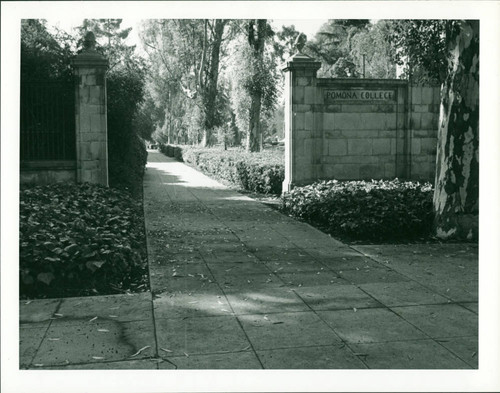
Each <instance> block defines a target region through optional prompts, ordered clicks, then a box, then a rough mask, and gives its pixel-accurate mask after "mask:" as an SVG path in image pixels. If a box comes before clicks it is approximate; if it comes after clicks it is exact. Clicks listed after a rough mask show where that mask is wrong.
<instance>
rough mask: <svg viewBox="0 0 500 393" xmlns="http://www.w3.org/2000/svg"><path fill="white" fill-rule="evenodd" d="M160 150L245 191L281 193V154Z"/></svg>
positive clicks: (186, 148) (183, 148) (188, 148)
mask: <svg viewBox="0 0 500 393" xmlns="http://www.w3.org/2000/svg"><path fill="white" fill-rule="evenodd" d="M160 151H161V152H162V153H164V154H165V155H167V156H169V157H175V158H176V159H178V160H179V161H184V162H187V163H188V164H190V165H192V166H194V167H195V168H197V169H199V170H201V171H202V172H205V173H207V174H209V175H213V176H215V177H218V178H220V179H223V180H226V181H228V182H230V183H233V184H235V185H237V186H238V187H241V188H243V189H244V190H247V191H253V192H259V193H263V194H281V187H282V183H283V180H284V178H285V166H284V162H283V161H284V159H283V155H282V154H276V151H274V150H273V151H262V152H259V153H247V152H245V151H244V150H242V149H236V148H235V149H229V150H223V149H221V148H200V147H192V146H172V145H162V146H160Z"/></svg>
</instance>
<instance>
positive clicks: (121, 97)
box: [21, 19, 153, 195]
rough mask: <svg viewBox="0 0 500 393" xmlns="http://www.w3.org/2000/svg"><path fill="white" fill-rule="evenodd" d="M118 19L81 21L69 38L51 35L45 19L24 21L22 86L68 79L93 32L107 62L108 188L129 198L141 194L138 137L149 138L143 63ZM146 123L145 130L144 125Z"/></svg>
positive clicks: (141, 146) (141, 161)
mask: <svg viewBox="0 0 500 393" xmlns="http://www.w3.org/2000/svg"><path fill="white" fill-rule="evenodd" d="M120 25H121V19H85V20H83V24H82V25H81V26H79V27H78V28H77V30H78V32H79V33H78V34H79V36H78V35H76V36H72V35H69V34H65V33H63V32H60V31H57V32H56V33H51V32H50V31H49V30H48V28H47V25H46V22H44V21H43V20H34V19H27V20H23V22H22V24H21V75H22V78H21V84H22V83H23V82H24V81H38V82H45V81H48V80H57V81H72V70H71V66H70V62H71V59H72V58H74V56H75V55H76V54H77V52H78V50H77V48H78V47H79V46H81V45H82V39H81V38H82V37H83V35H84V33H85V32H86V31H88V30H92V31H93V32H94V34H95V35H96V39H97V43H98V45H97V48H96V49H97V50H98V51H99V52H101V53H102V54H104V55H105V56H106V57H107V58H108V59H109V63H110V69H109V70H108V72H107V74H106V78H107V109H108V112H107V117H108V170H109V183H110V185H111V186H112V187H115V188H119V189H122V190H127V191H129V192H131V193H132V195H140V194H141V192H142V177H143V174H144V168H145V165H146V157H147V153H146V148H145V144H144V142H143V140H142V139H141V137H140V136H139V135H144V136H146V137H149V136H150V134H151V133H152V131H153V130H152V129H153V126H152V125H151V124H147V122H146V121H145V120H144V118H145V113H144V112H145V107H146V104H145V102H144V101H145V100H144V78H145V72H144V61H143V60H142V59H140V58H139V57H137V56H136V55H135V54H134V47H133V46H128V45H126V44H125V39H126V37H127V36H128V34H129V33H130V30H131V29H130V28H129V29H120ZM143 124H144V126H142V125H143Z"/></svg>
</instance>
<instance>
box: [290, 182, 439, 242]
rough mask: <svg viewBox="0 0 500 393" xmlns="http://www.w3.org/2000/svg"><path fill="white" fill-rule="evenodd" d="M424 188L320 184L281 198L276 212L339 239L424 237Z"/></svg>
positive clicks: (428, 199)
mask: <svg viewBox="0 0 500 393" xmlns="http://www.w3.org/2000/svg"><path fill="white" fill-rule="evenodd" d="M432 196H433V189H432V186H431V185H430V184H429V183H426V184H420V183H418V182H401V181H399V180H398V179H395V180H392V181H383V180H379V181H375V180H372V181H345V182H341V181H336V180H331V181H323V182H319V183H315V184H312V185H309V186H306V187H298V188H295V189H293V190H292V191H291V192H287V193H284V194H283V196H282V198H281V210H282V211H283V212H284V213H287V214H289V215H291V216H294V217H298V218H300V219H303V220H304V221H307V222H309V223H311V224H312V225H315V226H318V227H320V228H321V229H322V230H324V231H325V232H327V233H330V234H331V235H333V236H338V237H340V238H343V239H345V240H377V241H380V240H401V239H405V240H408V239H415V238H422V237H427V236H429V234H430V231H431V227H432V220H433V211H432Z"/></svg>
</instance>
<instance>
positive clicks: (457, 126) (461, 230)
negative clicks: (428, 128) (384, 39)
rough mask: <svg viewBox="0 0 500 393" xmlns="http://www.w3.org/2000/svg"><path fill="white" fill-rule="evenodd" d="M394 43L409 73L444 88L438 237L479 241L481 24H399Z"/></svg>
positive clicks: (439, 146)
mask: <svg viewBox="0 0 500 393" xmlns="http://www.w3.org/2000/svg"><path fill="white" fill-rule="evenodd" d="M395 23H396V26H395V29H394V30H393V34H392V38H393V40H392V41H393V43H394V45H395V46H396V50H397V57H399V60H400V62H401V63H402V64H404V65H405V66H406V67H407V68H409V67H410V66H411V67H412V68H413V67H419V68H420V69H421V71H423V72H424V73H425V74H427V75H428V77H429V78H431V79H433V80H436V81H440V82H442V89H441V111H440V113H441V114H440V119H439V130H438V144H437V157H436V179H435V192H434V212H435V232H436V236H438V237H439V238H443V239H449V238H476V237H477V235H478V233H477V227H478V221H477V218H478V211H479V199H478V198H479V22H478V21H471V20H409V21H397V22H395Z"/></svg>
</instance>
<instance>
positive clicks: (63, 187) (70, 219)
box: [19, 184, 147, 297]
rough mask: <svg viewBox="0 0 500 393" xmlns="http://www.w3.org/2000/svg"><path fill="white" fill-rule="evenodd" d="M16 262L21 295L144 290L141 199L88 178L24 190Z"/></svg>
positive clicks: (144, 252)
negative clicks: (100, 184) (95, 182)
mask: <svg viewBox="0 0 500 393" xmlns="http://www.w3.org/2000/svg"><path fill="white" fill-rule="evenodd" d="M19 268H20V270H19V274H20V292H21V297H60V296H61V297H62V296H85V295H97V294H114V293H123V292H126V291H130V290H134V291H141V290H146V289H147V251H146V241H145V233H144V215H143V210H142V202H141V201H137V200H135V199H133V198H131V197H130V196H129V195H128V194H126V193H124V192H121V191H118V190H114V189H111V188H105V187H101V186H97V185H91V184H78V185H77V184H53V185H49V186H41V187H40V186H38V187H30V188H27V189H24V190H22V191H21V194H20V239H19Z"/></svg>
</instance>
